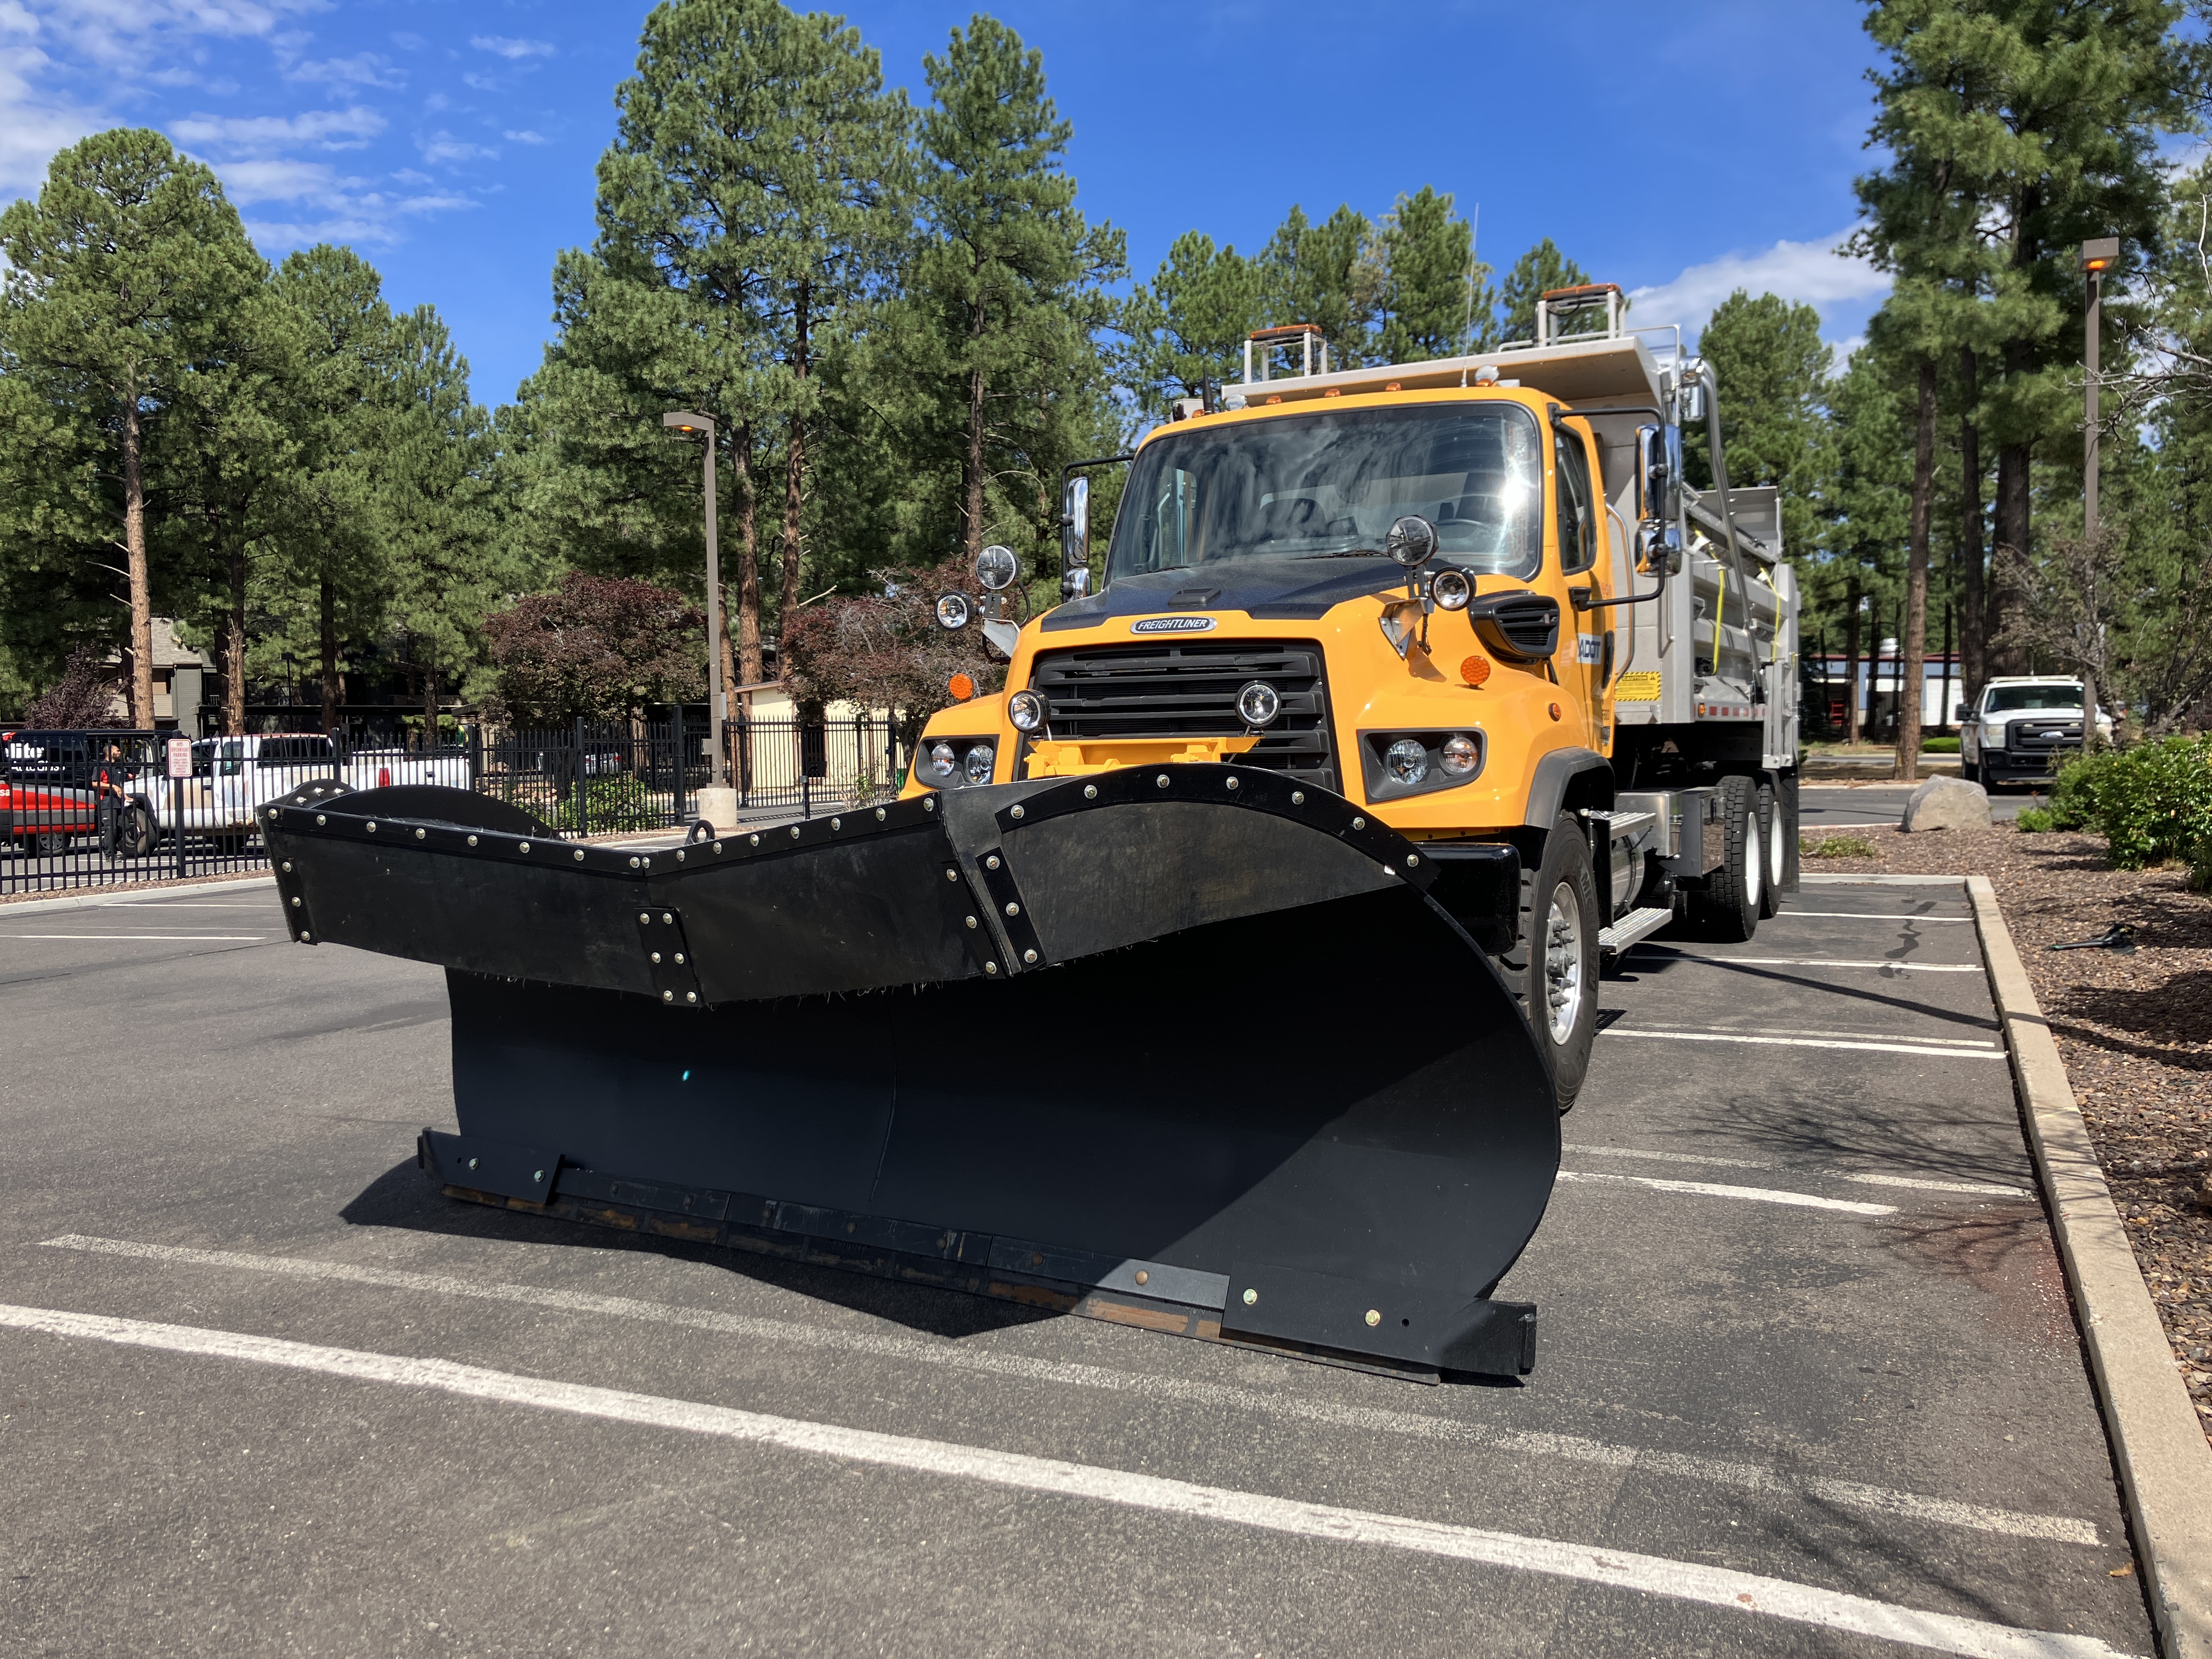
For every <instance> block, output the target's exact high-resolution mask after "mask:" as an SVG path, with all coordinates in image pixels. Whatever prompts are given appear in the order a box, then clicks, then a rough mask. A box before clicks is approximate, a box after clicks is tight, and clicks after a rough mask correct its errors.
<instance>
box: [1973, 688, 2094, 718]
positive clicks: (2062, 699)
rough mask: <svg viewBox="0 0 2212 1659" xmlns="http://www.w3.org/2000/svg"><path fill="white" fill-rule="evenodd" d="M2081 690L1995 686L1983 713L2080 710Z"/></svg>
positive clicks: (1991, 689)
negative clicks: (2050, 709) (2028, 710)
mask: <svg viewBox="0 0 2212 1659" xmlns="http://www.w3.org/2000/svg"><path fill="white" fill-rule="evenodd" d="M2080 707H2081V687H2080V686H2078V685H1993V686H1991V687H1990V700H1989V702H1986V703H1984V705H1983V712H1984V714H2009V713H2011V712H2013V711H2014V710H2016V709H2021V708H2080Z"/></svg>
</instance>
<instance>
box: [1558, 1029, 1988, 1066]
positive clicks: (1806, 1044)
mask: <svg viewBox="0 0 2212 1659" xmlns="http://www.w3.org/2000/svg"><path fill="white" fill-rule="evenodd" d="M1599 1035H1600V1036H1626V1037H1661V1038H1664V1039H1665V1040H1666V1041H1667V1042H1749V1043H1757V1044H1762V1045H1764V1046H1765V1047H1767V1048H1857V1049H1862V1050H1864V1051H1866V1052H1868V1053H1870V1054H1943V1055H1946V1056H1948V1057H1949V1058H1951V1059H1954V1060H2002V1059H2003V1058H2004V1054H2002V1051H2000V1050H1997V1049H1996V1048H1966V1047H1965V1046H1963V1045H1950V1044H1947V1045H1946V1046H1944V1047H1942V1048H1938V1047H1937V1046H1936V1043H1937V1042H1940V1041H1942V1039H1930V1040H1929V1041H1928V1042H1875V1041H1874V1040H1873V1039H1871V1038H1867V1039H1860V1038H1857V1037H1798V1036H1754V1035H1753V1033H1751V1032H1749V1031H1653V1030H1645V1029H1644V1027H1642V1026H1638V1025H1608V1026H1607V1027H1605V1028H1604V1030H1601V1032H1600V1033H1599Z"/></svg>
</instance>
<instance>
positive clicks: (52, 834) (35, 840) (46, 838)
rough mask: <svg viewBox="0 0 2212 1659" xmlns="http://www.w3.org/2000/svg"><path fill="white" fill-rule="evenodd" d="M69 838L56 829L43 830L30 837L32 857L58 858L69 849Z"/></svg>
mask: <svg viewBox="0 0 2212 1659" xmlns="http://www.w3.org/2000/svg"><path fill="white" fill-rule="evenodd" d="M69 844H70V838H69V836H66V835H64V834H63V833H62V832H60V831H58V830H52V829H49V830H44V831H41V832H40V834H38V835H35V836H32V837H31V845H30V853H31V856H32V857H33V858H40V859H58V858H59V857H61V856H62V855H63V854H65V853H67V852H68V851H69Z"/></svg>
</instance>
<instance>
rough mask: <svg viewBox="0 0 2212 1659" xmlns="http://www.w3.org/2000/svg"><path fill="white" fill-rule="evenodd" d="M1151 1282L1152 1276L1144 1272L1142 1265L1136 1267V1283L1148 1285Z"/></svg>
mask: <svg viewBox="0 0 2212 1659" xmlns="http://www.w3.org/2000/svg"><path fill="white" fill-rule="evenodd" d="M1137 1283H1139V1285H1149V1284H1151V1283H1152V1275H1151V1274H1150V1273H1146V1271H1145V1270H1144V1269H1143V1268H1142V1267H1139V1268H1138V1269H1137Z"/></svg>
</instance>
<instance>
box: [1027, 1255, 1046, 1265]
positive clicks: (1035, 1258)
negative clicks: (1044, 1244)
mask: <svg viewBox="0 0 2212 1659" xmlns="http://www.w3.org/2000/svg"><path fill="white" fill-rule="evenodd" d="M1043 1266H1044V1255H1043V1253H1042V1251H1040V1252H1037V1253H1036V1254H1034V1255H1031V1256H1030V1267H1043Z"/></svg>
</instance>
